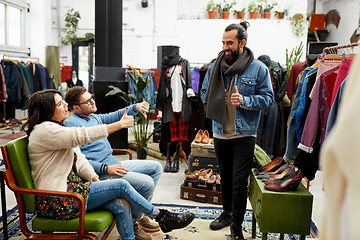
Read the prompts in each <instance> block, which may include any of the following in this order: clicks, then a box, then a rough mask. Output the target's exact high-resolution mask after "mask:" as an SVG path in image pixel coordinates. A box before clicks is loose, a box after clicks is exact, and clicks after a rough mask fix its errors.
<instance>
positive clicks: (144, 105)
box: [136, 101, 149, 119]
mask: <svg viewBox="0 0 360 240" xmlns="http://www.w3.org/2000/svg"><path fill="white" fill-rule="evenodd" d="M136 109H137V110H138V111H139V112H141V113H142V115H144V117H145V119H147V115H146V113H147V112H148V111H149V103H147V102H146V101H143V102H141V103H137V104H136Z"/></svg>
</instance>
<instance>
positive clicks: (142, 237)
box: [133, 222, 152, 240]
mask: <svg viewBox="0 0 360 240" xmlns="http://www.w3.org/2000/svg"><path fill="white" fill-rule="evenodd" d="M133 226H134V235H135V240H151V239H152V238H151V236H150V235H149V234H148V233H147V232H145V231H144V229H143V228H142V227H141V225H140V224H139V222H135V223H134V225H133Z"/></svg>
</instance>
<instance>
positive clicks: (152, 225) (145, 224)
mask: <svg viewBox="0 0 360 240" xmlns="http://www.w3.org/2000/svg"><path fill="white" fill-rule="evenodd" d="M139 223H140V225H141V227H142V228H143V229H144V231H145V232H157V231H160V226H159V224H157V223H156V222H151V221H150V219H149V217H148V216H146V215H144V216H143V217H142V218H141V219H140V221H139Z"/></svg>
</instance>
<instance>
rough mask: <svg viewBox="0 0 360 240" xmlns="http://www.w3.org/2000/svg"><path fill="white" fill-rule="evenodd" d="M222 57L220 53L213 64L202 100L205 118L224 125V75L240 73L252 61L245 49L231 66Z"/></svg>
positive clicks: (249, 52)
mask: <svg viewBox="0 0 360 240" xmlns="http://www.w3.org/2000/svg"><path fill="white" fill-rule="evenodd" d="M224 56H225V51H221V52H220V53H219V55H218V57H217V59H216V61H215V63H214V66H213V69H212V71H211V73H210V78H209V85H208V88H207V91H206V95H205V99H204V105H205V111H206V117H208V118H210V119H212V120H214V121H216V122H218V123H221V124H224V123H225V115H226V103H225V86H224V75H235V74H239V73H242V72H243V71H244V69H245V68H247V67H248V66H249V65H250V64H251V63H252V61H253V60H254V54H253V52H252V51H251V50H250V49H249V48H247V47H244V51H243V53H242V54H241V55H240V57H239V58H238V60H237V61H236V62H234V63H233V64H232V65H228V64H227V63H226V61H225V58H224Z"/></svg>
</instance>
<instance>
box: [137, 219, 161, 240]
mask: <svg viewBox="0 0 360 240" xmlns="http://www.w3.org/2000/svg"><path fill="white" fill-rule="evenodd" d="M133 227H134V235H135V240H151V239H152V238H151V236H150V234H149V232H157V231H160V227H159V224H157V223H153V222H151V221H150V219H149V218H148V217H147V216H145V215H144V216H143V217H142V218H141V219H140V220H139V221H138V222H134V224H133Z"/></svg>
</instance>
